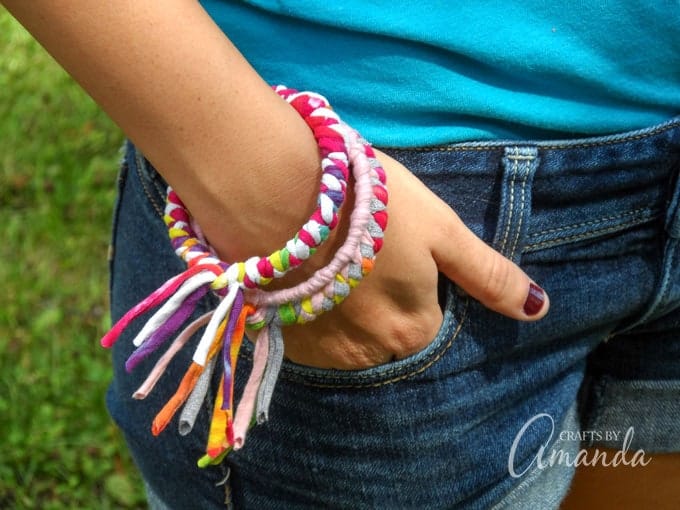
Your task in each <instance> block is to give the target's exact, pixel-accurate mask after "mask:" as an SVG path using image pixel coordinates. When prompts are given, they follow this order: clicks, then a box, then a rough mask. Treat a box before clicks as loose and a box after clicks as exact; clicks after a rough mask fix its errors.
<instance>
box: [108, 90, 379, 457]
mask: <svg viewBox="0 0 680 510" xmlns="http://www.w3.org/2000/svg"><path fill="white" fill-rule="evenodd" d="M275 90H276V92H277V93H278V94H279V95H280V96H281V97H282V98H284V99H285V100H286V101H288V102H289V103H290V104H291V105H292V106H293V107H295V109H296V110H297V111H298V112H299V113H300V114H301V115H302V116H303V118H304V119H305V121H306V122H307V124H308V125H309V126H310V128H311V129H312V131H313V132H314V135H315V138H316V139H317V142H318V144H319V148H320V153H321V156H322V170H323V172H322V181H321V185H320V193H319V198H318V207H317V209H316V210H315V211H314V213H313V215H312V218H310V220H309V221H308V222H307V223H306V224H305V225H304V226H303V227H302V228H301V229H300V230H299V231H298V233H297V234H296V236H295V237H294V238H293V239H292V240H290V241H289V242H288V243H286V247H285V248H283V249H281V250H279V251H277V252H274V253H273V254H272V255H270V256H269V257H265V258H257V257H253V258H251V259H249V260H247V261H245V262H238V263H235V264H228V263H226V262H224V261H221V260H219V259H218V258H217V257H216V256H215V255H214V252H213V251H212V249H211V248H210V247H209V245H208V244H207V242H206V241H205V240H204V239H202V235H201V233H200V229H199V228H198V226H197V225H196V223H195V222H194V221H193V220H192V218H191V216H190V215H189V212H188V211H187V210H186V208H185V207H184V205H183V203H182V201H181V200H180V198H179V196H178V195H177V194H176V193H175V192H174V191H173V190H172V189H170V188H168V195H167V205H166V214H165V221H166V224H167V226H168V232H169V235H170V239H171V242H172V245H173V247H174V248H175V252H176V253H177V255H178V256H180V257H181V258H182V259H183V260H184V261H185V262H186V263H187V265H188V268H187V270H186V271H185V272H184V273H182V274H181V275H178V276H175V277H173V278H171V279H170V280H168V281H167V282H166V283H165V284H164V285H163V286H161V287H160V288H159V289H158V290H156V291H155V292H154V293H152V294H151V295H150V296H149V297H147V298H146V299H145V300H144V301H142V302H141V303H139V304H138V305H137V306H135V307H134V308H132V309H131V310H130V311H129V312H128V313H127V314H126V315H125V316H123V317H122V318H121V319H120V320H119V321H118V323H116V325H115V326H114V327H113V328H112V329H111V331H110V332H109V333H108V334H107V335H106V336H105V337H104V338H103V339H102V345H104V346H105V347H110V346H111V345H113V343H114V342H115V341H116V340H117V338H118V337H119V336H120V334H121V333H122V331H123V330H124V329H125V328H126V327H127V326H128V325H129V324H130V323H131V322H132V321H133V320H134V319H135V318H137V317H138V316H140V315H141V314H143V313H145V312H146V311H149V310H150V309H151V308H153V307H156V306H159V305H161V303H162V302H163V301H165V303H164V304H163V305H162V306H160V307H159V309H158V310H157V311H156V312H155V314H153V316H152V317H151V319H149V320H148V322H147V323H146V324H145V325H144V327H143V328H142V329H141V331H140V332H139V333H138V334H137V336H136V337H135V339H134V340H133V342H134V344H135V345H136V346H137V349H136V350H135V351H134V352H133V353H132V355H131V356H130V358H129V359H128V361H127V362H126V369H127V370H128V371H130V370H132V369H134V367H135V366H136V365H137V364H138V363H139V362H140V361H141V360H142V359H144V358H145V357H146V356H148V355H149V354H151V353H152V352H154V351H155V350H156V349H158V348H159V347H160V346H161V345H162V344H163V343H165V341H166V340H167V339H169V338H170V337H171V336H172V335H173V334H174V333H175V332H176V331H177V330H178V329H179V328H180V327H181V325H182V324H183V323H184V322H185V321H186V320H187V319H188V318H189V317H190V315H191V314H192V313H193V311H194V309H195V307H196V304H197V303H198V301H199V300H200V299H201V298H202V297H203V296H205V295H206V294H207V292H208V291H209V290H212V291H213V292H215V293H216V294H218V295H219V296H220V297H221V298H222V299H221V302H220V303H219V305H218V306H217V308H216V309H215V310H214V311H213V312H210V313H209V314H206V315H204V316H202V317H200V318H199V319H197V320H196V321H194V322H193V323H191V324H189V325H188V326H187V327H186V328H185V329H184V331H182V333H180V334H179V336H178V337H177V338H176V339H175V341H174V342H173V343H172V345H171V346H170V348H169V349H168V350H167V351H166V353H165V354H164V355H163V356H162V357H161V358H160V359H159V360H158V362H157V363H156V366H155V367H154V368H153V369H152V371H151V373H150V374H149V376H148V378H147V379H146V381H145V382H144V383H143V384H142V386H141V387H140V388H139V389H138V390H137V391H136V392H135V394H134V395H133V396H134V397H135V398H144V397H145V396H146V395H147V394H148V393H149V392H150V391H151V389H152V388H153V386H154V384H155V382H156V381H157V380H158V378H159V377H160V375H161V374H162V373H163V371H164V370H165V367H166V366H167V365H168V364H169V362H170V360H171V359H172V356H174V354H176V353H177V352H178V351H179V350H180V349H181V348H182V347H183V346H184V344H185V343H186V342H187V340H188V339H189V337H190V336H191V335H193V334H194V333H195V332H197V331H198V330H199V329H200V328H201V327H203V326H206V329H205V331H204V333H203V335H202V337H201V339H200V341H199V343H198V346H197V348H196V351H195V352H194V356H193V362H192V364H191V366H190V367H189V370H188V371H187V373H186V374H185V376H184V378H183V379H182V381H181V382H180V385H179V388H178V390H177V392H176V393H175V395H174V396H173V397H172V398H171V399H170V401H168V403H167V404H166V405H165V406H164V407H163V409H162V410H161V411H160V412H159V413H158V415H157V416H156V419H155V420H154V422H153V425H152V432H153V433H154V435H157V434H159V433H160V432H161V431H162V430H163V429H164V428H165V427H166V426H167V424H168V423H169V421H170V420H171V419H172V417H173V416H174V414H175V413H176V411H177V410H178V409H179V407H181V406H182V405H183V404H184V403H185V402H186V405H185V406H184V410H183V412H182V415H181V417H180V433H181V434H186V433H188V432H189V431H190V430H191V428H192V426H193V422H194V420H195V418H196V415H197V414H198V410H199V409H200V407H201V406H202V404H203V402H204V400H205V395H206V392H207V388H208V385H209V381H210V377H211V374H212V371H213V369H214V367H215V364H216V359H217V353H218V352H219V351H221V352H222V359H223V369H224V373H223V376H222V380H221V383H220V386H219V390H218V394H217V398H216V402H215V408H214V410H213V419H212V422H211V427H210V433H209V437H208V446H207V451H206V455H205V456H204V457H203V458H202V459H201V460H200V461H199V465H201V466H204V465H208V464H213V463H217V462H220V461H221V460H222V459H223V458H224V456H225V455H226V453H228V451H230V449H231V448H232V447H233V448H240V447H241V446H242V445H243V443H244V441H245V435H246V432H247V429H248V427H249V426H250V424H251V423H254V422H258V423H261V422H263V421H266V419H267V416H268V407H269V403H270V401H271V396H272V393H273V390H274V385H275V382H276V379H277V376H278V372H279V369H280V366H281V363H282V359H283V336H282V333H281V326H282V325H285V324H292V323H304V322H307V321H309V320H313V319H314V318H315V317H316V316H317V315H319V314H320V313H323V312H324V311H328V310H330V309H331V308H332V307H333V306H334V305H336V304H338V303H340V302H341V301H342V300H343V299H344V298H345V297H346V296H347V295H348V294H349V291H350V289H351V288H353V287H355V286H356V285H358V283H359V281H360V280H361V279H362V278H363V277H364V276H365V275H366V274H368V272H369V271H370V270H371V269H372V267H373V261H374V259H375V256H376V254H377V252H378V251H379V250H380V248H381V246H382V236H383V231H384V229H385V228H386V223H387V212H386V210H385V208H386V204H387V190H386V187H385V173H384V171H383V169H382V168H381V167H380V165H379V163H378V162H377V160H376V159H375V155H374V153H373V151H372V149H371V147H370V146H369V145H368V144H367V143H366V142H364V141H363V140H360V138H359V136H358V134H357V133H356V132H354V131H353V130H352V129H351V128H349V127H348V126H347V125H346V124H344V123H343V122H341V121H340V120H339V119H338V117H337V115H335V114H334V113H333V112H332V111H331V110H330V109H329V106H328V102H327V101H326V100H325V99H324V98H323V97H321V96H319V95H316V94H311V93H299V92H297V91H295V90H293V89H287V88H285V87H282V86H279V87H276V89H275ZM350 168H351V170H352V174H353V176H354V178H355V181H356V182H355V201H354V211H353V212H352V215H351V217H350V228H349V232H348V235H347V238H346V240H345V242H344V244H343V245H342V247H341V248H340V249H339V250H338V251H337V253H336V254H335V255H334V257H333V259H332V260H331V262H330V263H329V264H328V265H327V266H326V267H324V268H323V269H321V270H318V271H317V272H316V273H314V275H312V277H310V278H309V279H308V280H307V281H305V282H303V283H301V284H299V285H297V286H295V287H293V288H291V289H285V290H280V291H275V292H265V291H263V290H261V289H259V288H257V287H259V286H263V285H266V284H267V283H269V282H270V281H271V280H272V278H276V277H280V276H283V275H284V274H285V273H286V272H287V271H288V270H290V269H292V268H293V267H296V266H298V265H300V264H301V263H302V262H303V261H304V260H306V259H307V258H309V256H310V255H311V254H312V253H314V251H315V249H316V248H317V247H318V246H319V245H320V244H321V243H322V242H323V241H324V240H325V239H326V238H327V237H328V234H329V232H330V230H331V229H332V228H334V227H335V225H336V224H337V221H338V218H337V214H338V211H339V209H340V207H341V206H342V204H343V202H344V199H345V194H346V186H347V180H348V178H349V169H350ZM246 324H248V325H249V326H250V327H251V328H252V329H259V330H260V332H259V334H258V337H257V340H256V343H255V351H254V357H253V367H252V370H251V374H250V377H249V379H248V382H247V383H246V388H245V389H244V393H243V396H242V397H241V401H240V404H239V406H238V409H237V410H236V412H235V413H234V405H233V400H234V399H233V373H234V371H235V369H236V359H237V356H238V352H239V349H240V346H241V344H242V341H243V337H244V331H245V327H246ZM256 403H257V409H255V405H256Z"/></svg>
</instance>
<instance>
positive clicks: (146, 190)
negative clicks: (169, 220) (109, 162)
mask: <svg viewBox="0 0 680 510" xmlns="http://www.w3.org/2000/svg"><path fill="white" fill-rule="evenodd" d="M135 162H136V163H137V164H136V165H135V167H136V168H135V169H136V171H137V175H138V176H139V182H140V183H141V184H142V188H143V189H144V194H145V195H146V198H147V200H148V201H149V203H150V204H151V206H152V207H153V208H154V210H155V211H156V214H158V216H159V217H160V218H161V219H162V218H163V215H164V212H163V208H161V207H160V206H159V205H158V204H157V203H156V200H155V199H154V197H153V192H152V191H151V190H150V189H149V187H148V183H147V182H146V179H145V176H144V173H143V170H142V168H143V167H146V165H147V163H146V161H144V156H142V154H141V153H140V152H139V151H137V150H135ZM156 192H159V190H158V188H156Z"/></svg>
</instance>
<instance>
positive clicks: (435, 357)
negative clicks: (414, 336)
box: [281, 297, 469, 389]
mask: <svg viewBox="0 0 680 510" xmlns="http://www.w3.org/2000/svg"><path fill="white" fill-rule="evenodd" d="M468 303H469V298H467V297H466V298H465V299H464V306H463V310H462V312H461V315H460V319H459V320H458V321H457V326H456V329H455V331H454V332H453V333H451V334H449V331H450V330H451V328H452V324H451V323H450V324H449V325H448V326H447V331H446V336H447V337H449V339H448V341H446V343H445V344H444V345H443V346H439V347H438V349H437V351H435V352H434V353H432V354H431V355H430V356H431V358H430V359H427V358H426V359H424V360H421V361H420V362H415V363H414V364H415V365H416V366H417V367H418V368H417V369H416V370H410V371H408V372H407V373H403V374H400V375H398V376H395V377H391V378H388V379H384V380H380V381H377V382H372V383H371V382H364V383H359V382H357V383H352V384H349V383H330V382H329V383H321V382H317V383H315V382H311V381H306V380H302V381H300V380H299V379H296V380H295V381H294V382H297V383H299V384H301V385H303V386H307V387H312V388H331V389H363V388H379V387H381V386H386V385H388V384H393V383H396V382H400V381H403V380H405V379H408V378H411V377H415V376H416V375H419V374H421V373H423V372H424V371H425V370H427V369H428V368H430V367H432V366H433V365H434V364H435V363H436V362H437V361H439V360H440V359H441V358H442V357H443V356H444V354H446V353H447V352H448V350H449V349H450V348H451V346H452V345H453V342H454V340H455V339H456V338H457V337H458V335H459V334H460V332H461V330H462V328H463V325H464V323H465V319H466V317H467V310H468ZM452 313H453V312H452ZM418 365H419V366H418ZM403 369H406V370H408V369H409V367H408V366H406V367H403V368H393V369H389V370H387V371H385V372H384V373H383V374H381V375H379V376H378V377H380V376H388V377H389V374H390V372H397V371H401V370H403ZM284 370H285V371H287V372H289V373H293V374H296V375H298V376H299V377H303V378H309V377H313V376H312V375H311V374H304V373H302V372H301V371H299V370H296V369H294V368H291V367H287V368H284ZM285 375H286V374H285V373H284V372H283V370H282V373H281V377H282V378H285V379H288V380H291V378H290V377H285ZM335 377H337V375H336V376H335ZM347 377H348V378H353V377H356V376H354V375H351V374H348V376H347Z"/></svg>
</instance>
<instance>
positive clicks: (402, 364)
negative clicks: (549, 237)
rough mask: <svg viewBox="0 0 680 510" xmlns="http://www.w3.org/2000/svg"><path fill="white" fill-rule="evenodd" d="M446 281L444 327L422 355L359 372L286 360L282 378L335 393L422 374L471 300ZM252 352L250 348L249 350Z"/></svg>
mask: <svg viewBox="0 0 680 510" xmlns="http://www.w3.org/2000/svg"><path fill="white" fill-rule="evenodd" d="M443 281H444V284H443V286H442V287H443V300H442V308H443V312H444V316H443V320H442V323H441V325H440V327H439V330H438V331H437V334H436V335H435V337H434V338H433V339H432V340H431V341H430V342H429V343H428V345H427V346H426V347H425V348H424V349H422V350H420V351H419V352H417V353H415V354H412V355H410V356H408V357H406V358H403V359H400V360H395V361H391V362H389V363H385V364H382V365H378V366H375V367H371V368H366V369H358V370H336V369H321V368H316V367H309V366H305V365H300V364H297V363H294V362H292V361H289V360H284V362H283V365H282V367H281V375H280V377H281V378H282V379H285V380H288V381H290V382H292V383H296V384H302V385H307V386H315V387H319V388H329V389H334V388H362V387H377V386H382V385H387V384H391V383H395V382H398V381H402V380H405V379H408V378H411V377H414V376H416V375H419V374H422V373H423V372H425V371H426V370H428V369H429V368H430V367H433V366H434V365H435V364H436V363H437V362H438V361H439V360H440V359H441V358H442V357H443V356H444V354H445V353H446V351H447V350H448V349H449V348H450V347H451V345H452V344H453V342H454V340H455V338H456V336H457V334H458V332H459V331H460V328H461V325H462V322H463V321H462V315H464V313H465V308H466V303H467V298H461V297H459V295H458V294H457V292H456V290H455V288H454V285H453V284H452V283H450V282H449V281H448V280H443ZM250 348H251V346H248V350H250ZM246 352H247V351H246Z"/></svg>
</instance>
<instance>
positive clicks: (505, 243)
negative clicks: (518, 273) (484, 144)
mask: <svg viewBox="0 0 680 510" xmlns="http://www.w3.org/2000/svg"><path fill="white" fill-rule="evenodd" d="M538 162H539V158H538V149H537V148H536V147H518V146H515V147H506V148H505V156H504V157H503V182H502V190H501V204H500V210H499V215H498V226H497V227H496V235H495V237H494V242H493V245H494V248H496V249H497V250H498V251H499V252H501V253H502V254H503V255H505V256H506V257H508V258H509V259H511V260H512V261H513V262H516V263H518V262H519V259H520V258H521V255H522V249H523V247H524V244H525V243H524V238H525V236H526V232H527V223H528V219H529V216H530V214H531V186H532V183H533V179H534V174H535V173H536V169H537V168H538Z"/></svg>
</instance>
